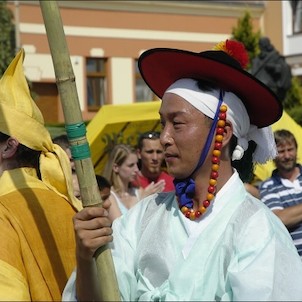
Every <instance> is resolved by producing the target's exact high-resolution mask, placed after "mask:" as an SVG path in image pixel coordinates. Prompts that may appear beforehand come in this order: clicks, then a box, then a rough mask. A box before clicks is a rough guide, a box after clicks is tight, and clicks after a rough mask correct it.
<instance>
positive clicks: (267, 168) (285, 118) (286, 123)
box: [255, 111, 302, 181]
mask: <svg viewBox="0 0 302 302" xmlns="http://www.w3.org/2000/svg"><path fill="white" fill-rule="evenodd" d="M272 128H273V131H276V130H281V129H286V130H289V131H290V132H291V133H293V135H294V136H295V138H296V140H297V143H298V161H299V159H302V148H301V146H302V127H301V126H300V125H299V124H297V123H296V122H295V121H294V120H293V119H292V118H291V117H290V116H289V115H288V114H287V113H286V112H285V111H283V114H282V117H281V119H280V120H279V121H278V122H276V123H274V124H273V125H272ZM299 146H300V148H299ZM274 168H275V166H274V163H273V161H269V162H267V163H266V164H264V165H257V166H256V169H255V176H256V179H257V180H260V181H263V180H265V179H267V178H269V177H270V176H271V175H272V172H273V170H274Z"/></svg>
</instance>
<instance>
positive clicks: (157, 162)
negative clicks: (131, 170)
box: [137, 131, 174, 192]
mask: <svg viewBox="0 0 302 302" xmlns="http://www.w3.org/2000/svg"><path fill="white" fill-rule="evenodd" d="M137 154H138V158H139V169H140V171H139V173H138V176H137V184H138V185H139V186H140V187H143V188H146V187H148V186H149V185H150V184H152V183H153V184H156V183H158V184H159V183H161V184H162V188H163V189H162V192H169V191H174V184H173V177H172V176H170V175H169V174H168V173H167V172H165V171H164V169H163V164H164V148H163V146H162V145H161V143H160V133H159V132H156V131H147V132H144V133H142V134H141V135H140V136H139V138H138V144H137Z"/></svg>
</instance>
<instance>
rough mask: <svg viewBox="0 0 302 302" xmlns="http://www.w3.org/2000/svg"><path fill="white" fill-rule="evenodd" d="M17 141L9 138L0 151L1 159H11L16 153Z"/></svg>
mask: <svg viewBox="0 0 302 302" xmlns="http://www.w3.org/2000/svg"><path fill="white" fill-rule="evenodd" d="M19 144H20V143H19V141H18V140H16V139H15V138H13V137H9V138H8V140H7V141H6V146H4V148H3V150H2V151H1V155H2V158H12V157H14V155H15V154H16V152H17V149H18V146H19Z"/></svg>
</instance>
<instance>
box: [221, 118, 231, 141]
mask: <svg viewBox="0 0 302 302" xmlns="http://www.w3.org/2000/svg"><path fill="white" fill-rule="evenodd" d="M232 136H233V126H232V123H230V122H229V121H227V122H226V124H225V126H224V135H223V140H222V146H223V147H224V146H226V145H227V144H228V143H229V142H230V140H231V138H232Z"/></svg>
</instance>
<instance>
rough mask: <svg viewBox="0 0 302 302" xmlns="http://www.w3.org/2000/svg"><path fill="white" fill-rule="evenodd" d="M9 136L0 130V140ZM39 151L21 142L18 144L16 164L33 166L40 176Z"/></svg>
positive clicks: (3, 140)
mask: <svg viewBox="0 0 302 302" xmlns="http://www.w3.org/2000/svg"><path fill="white" fill-rule="evenodd" d="M9 138H10V136H9V135H7V134H4V133H2V132H0V142H5V141H7V140H8V139H9ZM40 154H41V151H36V150H33V149H30V148H28V147H26V146H24V145H22V144H19V146H18V148H17V151H16V154H15V159H16V161H17V162H18V166H19V167H20V168H21V167H30V168H35V169H36V170H37V173H38V176H39V177H40V170H39V158H40Z"/></svg>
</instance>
